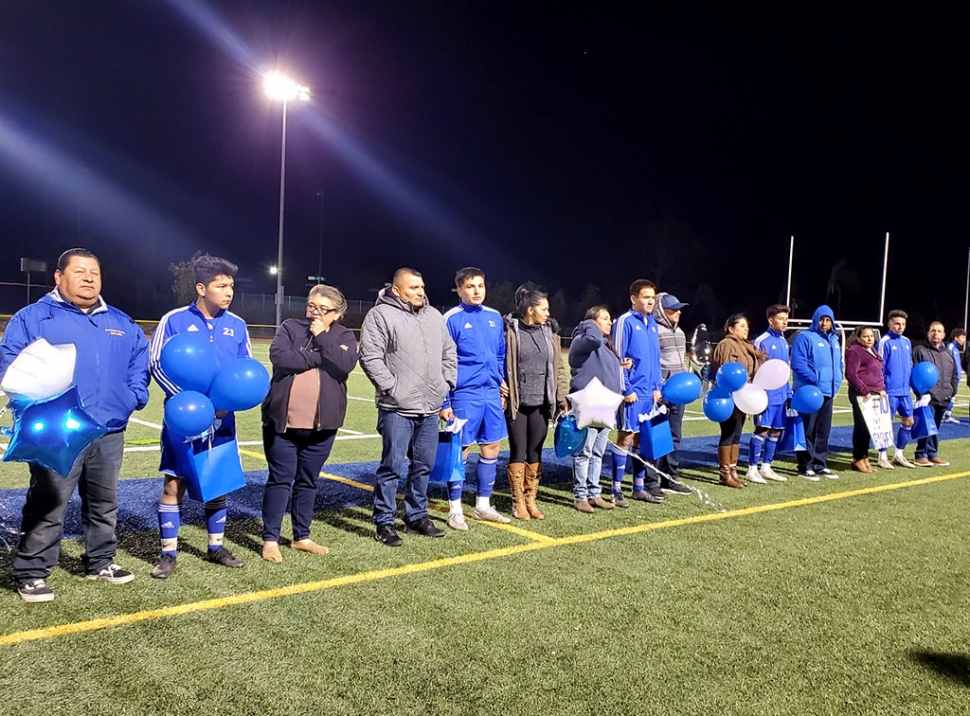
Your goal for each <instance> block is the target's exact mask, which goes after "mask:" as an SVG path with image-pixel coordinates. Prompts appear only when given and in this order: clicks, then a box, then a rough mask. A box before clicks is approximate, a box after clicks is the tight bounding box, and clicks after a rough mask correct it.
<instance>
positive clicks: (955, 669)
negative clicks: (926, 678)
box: [908, 649, 970, 687]
mask: <svg viewBox="0 0 970 716" xmlns="http://www.w3.org/2000/svg"><path fill="white" fill-rule="evenodd" d="M908 656H909V658H910V659H911V660H913V661H915V662H916V663H917V664H919V665H920V666H922V667H923V668H924V669H927V670H928V671H935V672H936V673H937V674H939V675H940V676H943V677H945V678H947V679H949V680H950V681H953V682H955V683H957V684H960V685H961V686H967V687H970V657H968V656H967V655H966V654H947V653H942V652H938V651H923V650H917V649H914V650H912V651H910V652H909V654H908Z"/></svg>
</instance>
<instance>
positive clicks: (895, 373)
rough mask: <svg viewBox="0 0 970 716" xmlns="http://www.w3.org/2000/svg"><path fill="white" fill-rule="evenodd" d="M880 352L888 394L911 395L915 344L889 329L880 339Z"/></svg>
mask: <svg viewBox="0 0 970 716" xmlns="http://www.w3.org/2000/svg"><path fill="white" fill-rule="evenodd" d="M879 354H880V355H881V356H882V372H883V375H884V376H885V377H886V394H887V395H892V396H894V397H899V396H903V395H909V379H910V376H912V374H913V346H912V344H911V343H910V342H909V339H908V338H907V337H906V336H899V335H896V334H895V333H893V332H892V331H887V332H886V335H884V336H883V337H882V338H880V339H879Z"/></svg>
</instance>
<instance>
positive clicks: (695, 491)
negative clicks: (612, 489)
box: [607, 440, 725, 512]
mask: <svg viewBox="0 0 970 716" xmlns="http://www.w3.org/2000/svg"><path fill="white" fill-rule="evenodd" d="M607 443H608V444H610V445H612V446H613V447H615V448H616V449H617V450H621V451H622V450H623V448H621V447H620V446H619V445H617V444H616V443H615V442H613V441H612V440H607ZM626 454H627V455H629V456H630V457H632V458H633V459H634V460H639V461H640V462H642V463H643V464H644V465H645V466H646V467H648V468H649V469H651V470H653V471H654V472H655V473H657V474H658V475H660V477H665V478H667V479H668V480H670V481H671V482H675V483H679V484H681V485H683V486H684V487H686V488H688V489H689V490H690V491H691V494H692V495H694V496H696V497H697V499H699V500H700V501H701V502H703V503H704V504H705V505H707V506H708V507H712V508H713V509H715V510H717V511H718V512H725V509H724V506H723V505H722V504H721V503H720V502H717V501H716V500H712V499H711V496H710V495H708V494H707V493H706V492H703V491H702V490H701V489H700V488H698V487H694V486H692V485H688V484H687V483H686V482H684V481H683V480H682V479H681V478H679V477H673V476H672V475H668V474H667V473H666V472H664V471H663V470H661V469H660V468H658V467H657V466H656V465H654V464H653V463H652V462H650V461H649V460H647V459H646V458H644V457H643V456H642V455H639V454H637V453H636V452H634V451H632V450H626Z"/></svg>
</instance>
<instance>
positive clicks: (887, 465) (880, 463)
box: [876, 457, 896, 470]
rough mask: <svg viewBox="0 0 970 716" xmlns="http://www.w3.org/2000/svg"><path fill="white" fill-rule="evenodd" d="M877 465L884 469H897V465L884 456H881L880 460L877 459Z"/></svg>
mask: <svg viewBox="0 0 970 716" xmlns="http://www.w3.org/2000/svg"><path fill="white" fill-rule="evenodd" d="M876 467H881V468H882V469H883V470H895V469H896V468H895V467H893V464H892V463H891V462H889V460H888V459H887V458H884V457H880V458H879V460H877V461H876Z"/></svg>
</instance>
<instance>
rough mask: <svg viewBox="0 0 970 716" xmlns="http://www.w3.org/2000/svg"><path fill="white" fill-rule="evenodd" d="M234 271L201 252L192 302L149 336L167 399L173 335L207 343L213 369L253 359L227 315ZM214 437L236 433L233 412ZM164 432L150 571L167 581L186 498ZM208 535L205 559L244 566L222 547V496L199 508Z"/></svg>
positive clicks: (171, 388) (221, 418) (239, 325)
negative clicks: (167, 353)
mask: <svg viewBox="0 0 970 716" xmlns="http://www.w3.org/2000/svg"><path fill="white" fill-rule="evenodd" d="M236 271H237V267H236V265H235V264H234V263H232V262H231V261H226V260H225V259H221V258H218V257H216V256H209V255H208V254H204V255H202V256H199V257H198V258H196V259H195V261H194V263H193V265H192V272H193V277H194V278H195V292H196V298H195V301H194V302H192V303H190V304H189V305H188V306H184V307H182V308H176V309H175V310H174V311H169V312H168V313H166V314H165V315H164V316H162V319H161V320H160V321H159V322H158V326H157V327H156V328H155V332H154V333H153V334H152V344H151V371H152V377H154V378H155V382H156V383H158V385H159V386H161V388H162V390H164V391H165V395H166V396H167V397H169V398H170V397H172V396H173V395H175V394H176V393H178V392H179V391H180V390H181V388H180V387H179V386H178V385H176V384H175V383H174V382H173V381H172V380H171V378H169V377H168V376H167V375H165V371H164V370H163V368H162V364H161V357H162V348H163V347H164V346H165V343H166V341H168V339H169V338H171V337H172V336H174V335H176V334H178V333H198V334H199V335H202V336H205V337H206V338H208V339H209V343H210V344H211V345H212V348H213V351H214V352H215V355H216V365H219V366H221V365H223V364H225V363H228V362H229V361H231V360H233V359H235V358H252V356H253V349H252V344H251V343H250V340H249V330H248V328H247V327H246V322H245V321H244V320H243V319H242V318H240V317H239V316H237V315H236V314H235V313H230V311H229V306H230V304H231V303H232V297H233V287H234V285H235V280H234V278H233V277H234V276H235V275H236ZM216 418H217V424H218V428H217V429H216V433H215V438H216V439H217V440H219V439H227V440H228V439H232V438H233V437H234V436H235V431H236V418H235V414H234V413H231V412H229V413H219V414H217V416H216ZM176 440H177V438H173V437H172V435H171V434H170V433H169V432H168V429H167V428H162V458H161V463H160V465H159V470H160V471H161V472H162V474H163V475H164V476H165V485H164V487H163V488H162V496H161V499H160V500H159V502H158V527H159V533H160V536H161V555H160V557H159V560H158V563H157V564H156V565H155V567H154V569H152V576H153V577H155V578H156V579H167V578H169V577H171V576H172V572H174V571H175V565H176V559H177V557H178V534H179V528H180V527H181V521H182V517H181V505H182V499H183V497H184V495H185V480H184V479H183V478H182V477H181V476H180V475H179V474H178V445H177V443H176ZM203 508H204V510H205V518H206V528H207V532H208V543H209V544H208V549H207V550H206V555H205V559H206V561H208V562H213V563H214V564H221V565H222V566H224V567H242V566H243V562H242V560H241V559H239V558H238V557H235V556H233V554H232V553H231V552H230V551H229V550H228V549H226V547H225V545H224V544H223V540H224V538H225V532H226V514H227V502H226V496H225V495H223V496H222V497H217V498H215V499H212V500H209V501H208V502H206V503H205V505H204V506H203Z"/></svg>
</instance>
